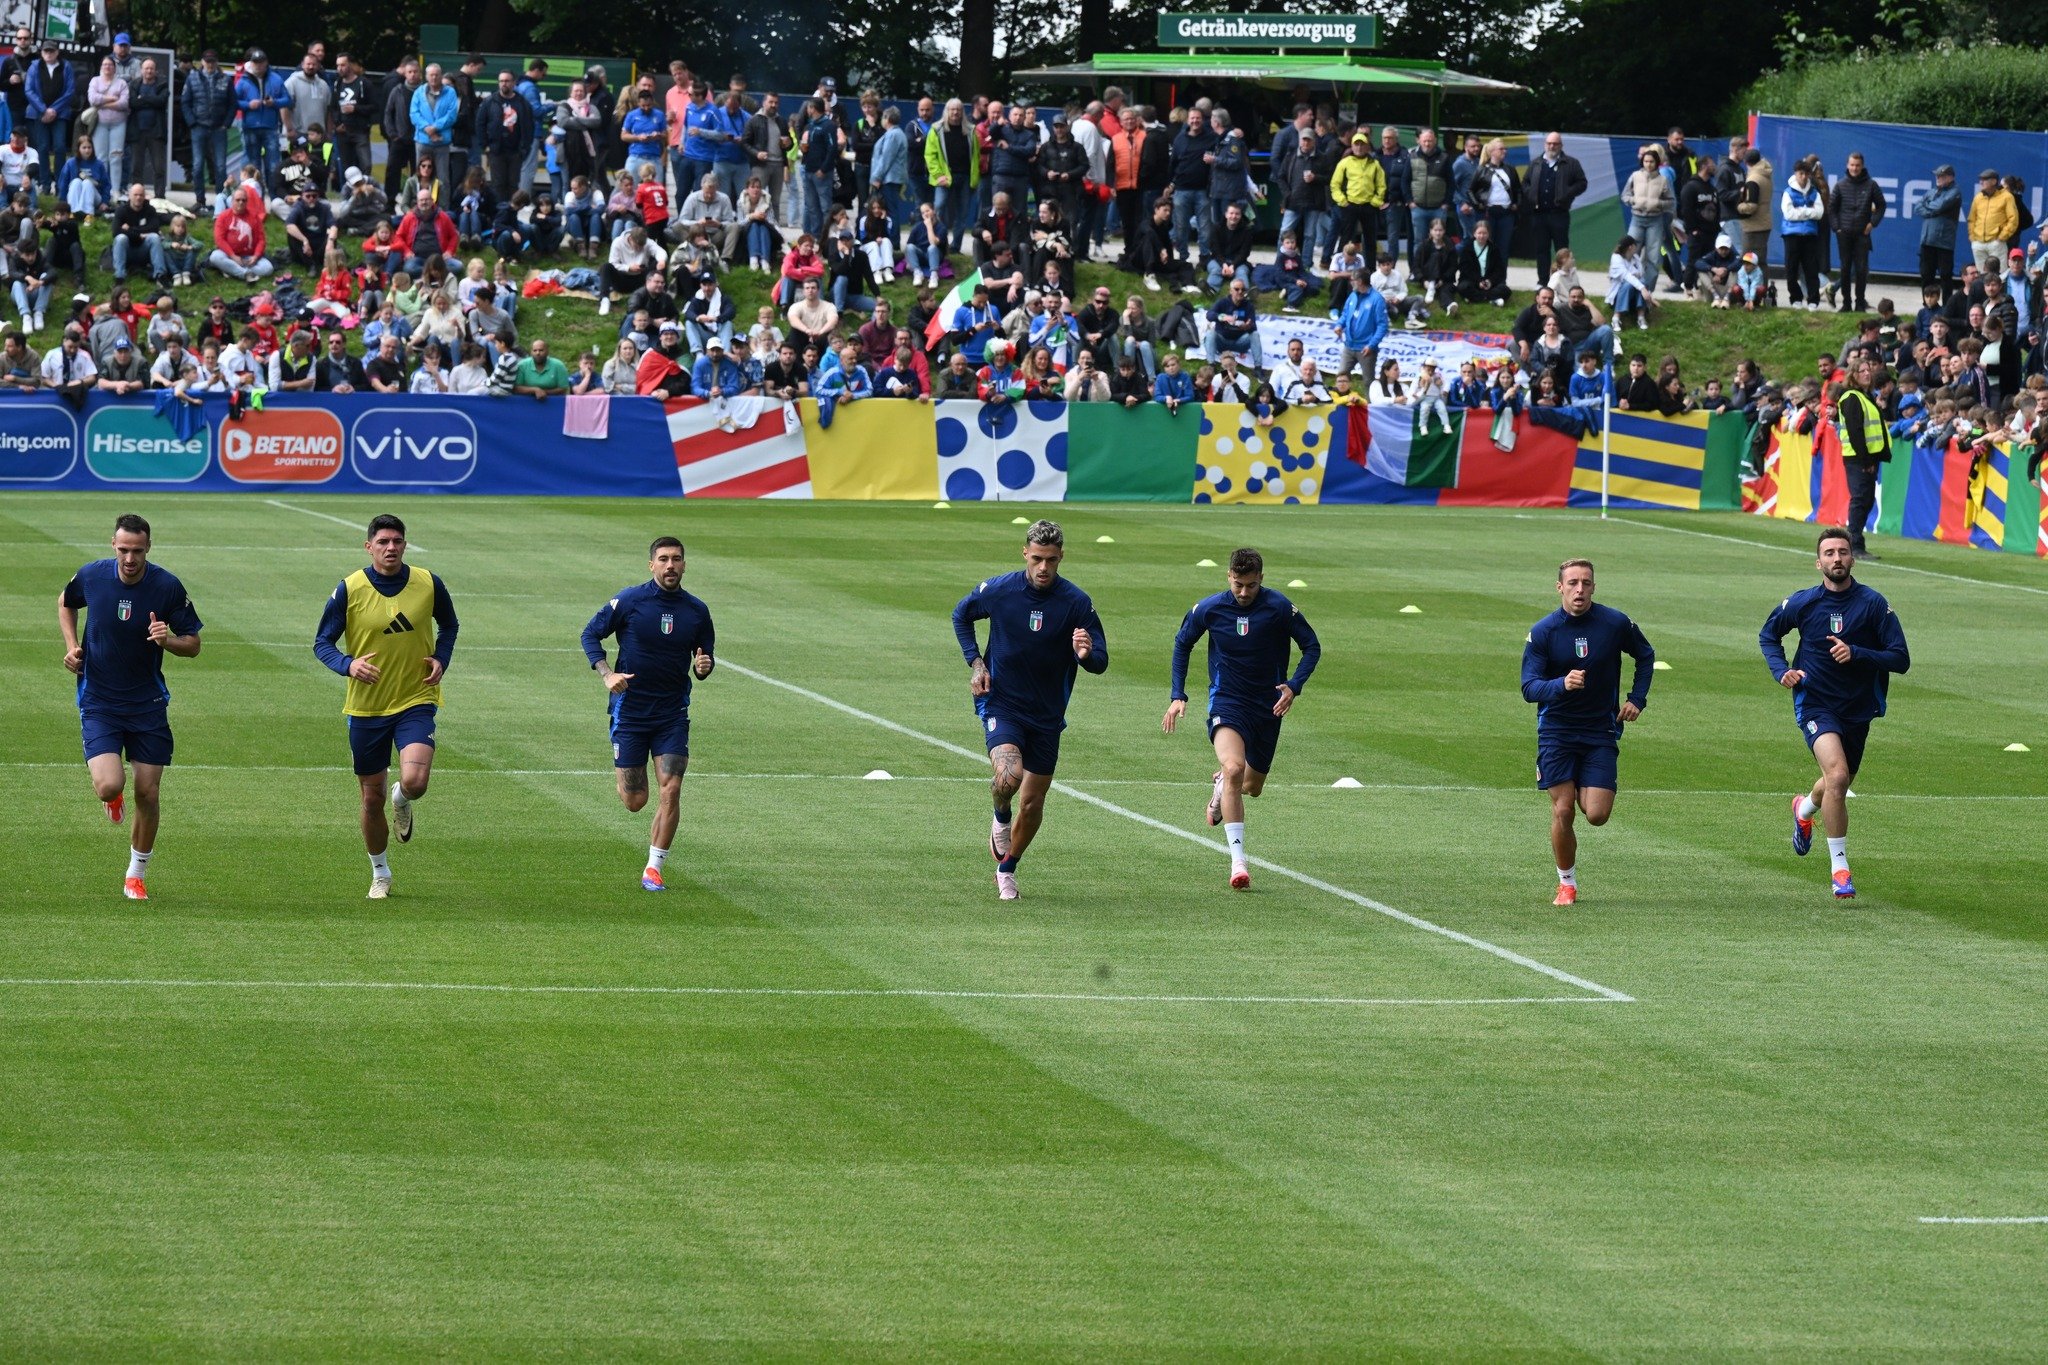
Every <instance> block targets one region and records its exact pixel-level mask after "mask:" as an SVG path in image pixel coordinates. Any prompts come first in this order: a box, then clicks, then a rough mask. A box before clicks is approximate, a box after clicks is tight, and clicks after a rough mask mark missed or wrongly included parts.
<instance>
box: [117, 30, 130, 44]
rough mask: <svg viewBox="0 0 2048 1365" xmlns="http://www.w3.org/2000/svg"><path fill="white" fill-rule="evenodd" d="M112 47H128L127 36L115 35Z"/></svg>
mask: <svg viewBox="0 0 2048 1365" xmlns="http://www.w3.org/2000/svg"><path fill="white" fill-rule="evenodd" d="M114 46H115V47H127V46H129V39H128V35H127V34H125V33H116V34H115V35H114Z"/></svg>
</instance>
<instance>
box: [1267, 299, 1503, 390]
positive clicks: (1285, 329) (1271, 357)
mask: <svg viewBox="0 0 2048 1365" xmlns="http://www.w3.org/2000/svg"><path fill="white" fill-rule="evenodd" d="M1296 337H1299V338H1300V339H1301V350H1302V354H1303V355H1305V356H1307V357H1308V358H1309V359H1310V360H1313V361H1315V363H1316V368H1317V369H1319V370H1322V371H1324V372H1325V373H1327V374H1330V375H1333V376H1334V375H1335V374H1336V371H1337V363H1338V361H1339V360H1340V359H1341V358H1342V355H1343V350H1344V343H1343V339H1342V338H1341V336H1340V335H1339V334H1338V331H1337V324H1336V323H1335V322H1332V321H1331V320H1330V319H1329V318H1326V317H1321V318H1316V317H1306V316H1303V317H1289V316H1287V315H1285V314H1273V313H1261V314H1259V346H1260V348H1261V349H1262V350H1264V352H1265V355H1266V364H1267V365H1268V366H1271V365H1274V364H1277V363H1278V362H1280V361H1281V360H1284V359H1286V357H1287V343H1288V342H1290V341H1292V340H1294V339H1295V338H1296ZM1513 355H1514V342H1513V339H1512V338H1510V337H1509V336H1508V335H1507V334H1506V333H1505V332H1410V331H1407V330H1406V329H1404V328H1403V327H1401V325H1400V324H1399V323H1396V324H1395V325H1394V327H1393V329H1392V330H1390V331H1389V332H1388V333H1387V335H1386V339H1385V340H1384V341H1382V342H1380V360H1381V362H1382V363H1384V362H1386V361H1389V360H1392V361H1397V362H1398V363H1399V364H1400V366H1401V382H1402V383H1404V384H1412V383H1414V382H1415V377H1416V375H1417V374H1418V373H1420V372H1421V368H1422V362H1423V361H1425V360H1434V361H1436V365H1437V373H1439V374H1440V375H1442V376H1443V378H1444V382H1445V383H1446V384H1448V383H1449V382H1450V381H1451V379H1452V378H1453V377H1454V376H1456V374H1457V373H1458V367H1459V366H1460V365H1463V364H1464V363H1465V362H1466V361H1468V360H1477V361H1481V362H1483V363H1485V364H1488V365H1492V364H1497V363H1498V362H1500V361H1503V360H1508V359H1512V358H1513ZM1369 378H1370V376H1368V379H1369ZM1354 382H1359V381H1354Z"/></svg>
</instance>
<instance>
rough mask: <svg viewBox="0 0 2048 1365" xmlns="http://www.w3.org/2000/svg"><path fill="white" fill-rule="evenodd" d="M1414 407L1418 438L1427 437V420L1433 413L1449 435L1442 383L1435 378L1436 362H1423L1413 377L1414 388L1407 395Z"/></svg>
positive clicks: (1449, 424)
mask: <svg viewBox="0 0 2048 1365" xmlns="http://www.w3.org/2000/svg"><path fill="white" fill-rule="evenodd" d="M1409 401H1410V402H1412V403H1413V404H1414V405H1415V430H1416V434H1417V435H1420V436H1427V435H1429V419H1430V415H1431V414H1432V413H1433V414H1435V416H1436V419H1437V422H1438V423H1439V424H1440V425H1441V426H1442V427H1443V429H1444V434H1445V435H1446V436H1448V435H1450V432H1451V414H1450V410H1449V409H1448V408H1446V407H1445V406H1444V381H1443V380H1442V379H1441V378H1439V377H1438V376H1437V372H1436V361H1434V360H1425V361H1423V362H1422V367H1421V369H1420V371H1419V372H1418V373H1417V374H1416V376H1415V388H1414V391H1413V392H1412V393H1411V394H1410V395H1409Z"/></svg>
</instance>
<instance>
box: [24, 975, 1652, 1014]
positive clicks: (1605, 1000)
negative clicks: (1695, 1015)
mask: <svg viewBox="0 0 2048 1365" xmlns="http://www.w3.org/2000/svg"><path fill="white" fill-rule="evenodd" d="M0 987H22V988H29V989H34V988H50V989H59V988H64V989H88V988H100V989H109V990H112V989H131V990H178V991H185V990H235V991H467V992H474V993H478V994H485V995H671V996H678V995H679V996H692V995H696V996H734V995H751V996H775V997H795V998H799V999H801V998H812V999H821V1000H898V999H908V1000H1018V1001H1047V1002H1054V1003H1062V1004H1064V1003H1068V1002H1084V1003H1088V1004H1099V1005H1325V1006H1365V1005H1379V1006H1430V1007H1438V1006H1455V1005H1607V1004H1613V1003H1616V1002H1617V1001H1626V1000H1627V999H1628V997H1627V996H1617V995H1607V996H1592V995H1516V996H1490V997H1473V998H1442V999H1426V998H1406V997H1399V996H1351V995H1108V994H1099V993H1096V992H1093V991H944V990H924V989H918V988H914V987H902V988H895V987H880V986H877V987H856V986H848V987H838V988H832V987H818V988H807V987H797V986H573V985H537V986H509V985H498V984H494V983H489V982H468V981H204V980H177V979H154V978H145V977H32V976H24V977H8V978H0Z"/></svg>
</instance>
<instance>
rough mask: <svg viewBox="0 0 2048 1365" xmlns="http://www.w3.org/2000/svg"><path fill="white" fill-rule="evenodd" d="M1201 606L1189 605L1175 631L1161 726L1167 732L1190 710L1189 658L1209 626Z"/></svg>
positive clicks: (1170, 731)
mask: <svg viewBox="0 0 2048 1365" xmlns="http://www.w3.org/2000/svg"><path fill="white" fill-rule="evenodd" d="M1200 612H1201V607H1200V606H1199V605H1197V606H1193V607H1189V608H1188V614H1187V615H1186V616H1183V617H1181V619H1180V629H1179V630H1177V631H1175V632H1174V633H1173V668H1172V671H1171V672H1170V673H1169V674H1168V676H1167V687H1168V691H1167V694H1166V695H1167V701H1166V718H1165V719H1164V720H1162V721H1161V722H1160V728H1161V729H1163V730H1165V731H1166V733H1167V734H1169V735H1170V734H1172V733H1173V727H1174V726H1175V725H1176V724H1178V723H1179V721H1180V718H1181V717H1182V716H1184V715H1186V714H1187V711H1188V659H1189V658H1190V657H1191V656H1192V655H1193V654H1194V652H1195V641H1197V640H1199V639H1201V638H1202V633H1203V631H1205V630H1206V629H1208V627H1206V626H1204V625H1203V624H1202V620H1201V616H1200V614H1199V613H1200Z"/></svg>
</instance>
